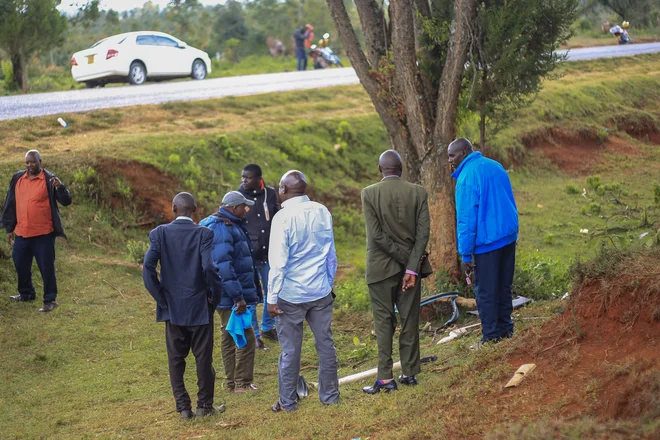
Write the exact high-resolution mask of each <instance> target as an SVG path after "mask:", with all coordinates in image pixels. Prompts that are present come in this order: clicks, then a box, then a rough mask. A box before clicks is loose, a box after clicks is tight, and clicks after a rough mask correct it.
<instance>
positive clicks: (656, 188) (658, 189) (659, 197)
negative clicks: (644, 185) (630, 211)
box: [653, 182, 660, 205]
mask: <svg viewBox="0 0 660 440" xmlns="http://www.w3.org/2000/svg"><path fill="white" fill-rule="evenodd" d="M653 202H654V203H655V204H656V205H660V185H658V182H653Z"/></svg>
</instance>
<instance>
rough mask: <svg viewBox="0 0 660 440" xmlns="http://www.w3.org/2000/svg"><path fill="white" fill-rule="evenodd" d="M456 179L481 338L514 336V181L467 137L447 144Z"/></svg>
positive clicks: (460, 230) (461, 238)
mask: <svg viewBox="0 0 660 440" xmlns="http://www.w3.org/2000/svg"><path fill="white" fill-rule="evenodd" d="M447 152H448V155H449V164H450V165H451V167H452V169H454V170H455V171H454V174H452V177H453V178H454V179H456V229H457V234H456V241H457V243H458V253H459V254H460V255H461V259H462V260H463V263H462V267H463V271H464V272H465V273H466V276H467V277H470V276H471V275H472V273H473V272H474V284H475V295H476V297H477V309H478V310H479V318H480V319H481V328H482V339H481V343H482V344H483V343H485V342H489V341H493V342H497V341H498V340H500V339H502V338H510V337H511V336H512V335H513V321H512V320H511V313H512V312H513V305H512V303H511V286H512V284H513V272H514V268H515V265H516V240H517V239H518V210H517V208H516V201H515V199H514V197H513V189H512V188H511V181H510V180H509V176H508V175H507V173H506V170H505V169H504V168H503V167H502V165H500V164H499V163H498V162H495V161H494V160H491V159H487V158H485V157H483V156H482V155H481V153H480V152H478V151H473V150H472V144H471V143H470V141H469V140H467V139H465V138H459V139H456V140H455V141H454V142H452V143H451V144H449V147H448V150H447Z"/></svg>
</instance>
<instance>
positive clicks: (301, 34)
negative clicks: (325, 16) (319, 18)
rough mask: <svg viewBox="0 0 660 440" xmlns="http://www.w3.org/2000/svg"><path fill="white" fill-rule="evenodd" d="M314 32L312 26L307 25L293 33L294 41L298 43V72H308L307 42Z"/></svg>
mask: <svg viewBox="0 0 660 440" xmlns="http://www.w3.org/2000/svg"><path fill="white" fill-rule="evenodd" d="M311 32H312V26H311V25H309V24H307V25H305V26H302V27H301V28H300V29H297V30H296V31H295V32H294V33H293V39H294V40H295V42H296V58H297V59H298V70H299V71H300V70H307V49H306V48H305V40H307V38H309V35H310V33H311Z"/></svg>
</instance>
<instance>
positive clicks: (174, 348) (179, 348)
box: [142, 193, 225, 419]
mask: <svg viewBox="0 0 660 440" xmlns="http://www.w3.org/2000/svg"><path fill="white" fill-rule="evenodd" d="M196 209H197V206H196V205H195V199H194V198H193V196H192V195H190V194H188V193H179V194H177V196H176V197H174V200H172V212H174V216H175V217H176V220H174V221H173V222H172V223H170V224H167V225H161V226H158V227H157V228H156V229H154V230H153V231H151V232H150V233H149V241H150V243H151V246H150V247H149V250H148V251H147V254H146V255H145V257H144V269H143V271H142V277H143V279H144V285H145V287H146V288H147V290H148V291H149V293H150V294H151V296H152V297H153V298H154V300H156V321H157V322H165V341H166V344H167V359H168V364H169V370H170V382H171V384H172V392H173V394H174V399H175V401H176V410H177V412H179V413H180V415H181V418H182V419H191V418H192V417H193V416H194V415H193V412H192V409H191V402H190V396H189V395H188V392H187V391H186V386H185V384H184V382H183V375H184V372H185V371H186V357H187V356H188V353H189V352H190V350H191V349H192V352H193V355H194V356H195V362H196V363H197V384H198V385H199V393H198V394H197V412H196V414H195V415H197V416H198V417H201V416H208V415H213V414H218V413H221V412H224V410H225V406H224V405H221V406H220V407H219V408H215V407H214V406H213V395H214V387H215V370H214V369H213V309H214V308H215V306H216V304H218V303H219V302H220V297H221V295H222V280H221V279H220V275H219V274H218V269H217V268H216V267H215V266H214V264H213V260H212V258H211V250H212V248H213V233H211V231H209V230H208V229H207V228H204V227H202V226H198V225H196V224H195V223H194V222H193V220H192V218H191V216H192V214H193V212H195V211H196ZM159 261H160V278H159V276H158V271H157V270H156V267H157V265H158V262H159Z"/></svg>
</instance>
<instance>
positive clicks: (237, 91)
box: [0, 43, 660, 120]
mask: <svg viewBox="0 0 660 440" xmlns="http://www.w3.org/2000/svg"><path fill="white" fill-rule="evenodd" d="M652 52H660V43H649V44H633V45H629V46H604V47H592V48H591V47H590V48H584V49H573V50H571V51H569V60H571V61H574V60H587V59H593V58H607V57H616V56H630V55H639V54H643V53H652ZM358 83H359V80H358V78H357V76H356V74H355V72H354V71H353V69H352V68H344V69H328V70H313V71H306V72H289V73H273V74H266V75H249V76H237V77H231V78H217V79H209V80H204V81H178V82H164V83H160V84H148V85H143V86H125V87H108V88H105V89H85V90H71V91H67V92H54V93H39V94H33V95H20V96H7V97H0V120H3V119H19V118H27V117H36V116H46V115H57V114H61V113H74V112H83V111H88V110H96V109H103V108H116V107H127V106H133V105H141V104H161V103H165V102H171V101H194V100H201V99H209V98H222V97H225V96H241V95H255V94H259V93H268V92H285V91H289V90H304V89H314V88H321V87H330V86H339V85H348V84H358Z"/></svg>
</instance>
